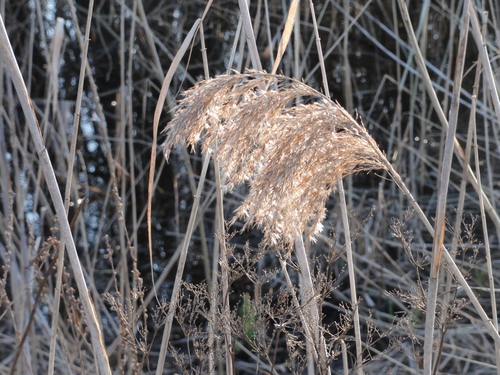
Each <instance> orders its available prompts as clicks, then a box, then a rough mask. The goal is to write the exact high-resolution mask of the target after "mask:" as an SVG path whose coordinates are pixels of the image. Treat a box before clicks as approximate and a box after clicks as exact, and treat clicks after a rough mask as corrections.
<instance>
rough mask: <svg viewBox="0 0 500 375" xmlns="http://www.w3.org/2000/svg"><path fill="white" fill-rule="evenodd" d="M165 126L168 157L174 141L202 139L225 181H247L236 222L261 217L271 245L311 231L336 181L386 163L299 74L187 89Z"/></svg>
mask: <svg viewBox="0 0 500 375" xmlns="http://www.w3.org/2000/svg"><path fill="white" fill-rule="evenodd" d="M164 132H166V133H167V134H168V135H167V139H166V141H165V142H164V144H163V147H164V150H165V157H166V158H167V159H168V157H169V154H170V151H171V149H172V147H174V146H175V145H177V144H182V145H187V146H190V147H193V146H194V145H195V144H197V143H198V142H200V140H201V139H203V142H202V143H203V145H202V151H203V152H211V153H212V156H213V157H214V158H216V159H217V161H218V163H219V165H220V168H221V172H222V174H223V176H224V177H225V180H226V187H227V188H231V187H233V186H234V185H236V184H241V183H243V182H247V183H248V184H249V187H250V193H249V195H248V197H247V198H246V199H245V201H244V202H243V203H242V204H241V206H240V207H239V208H238V209H237V210H236V214H235V216H234V218H233V220H232V222H234V221H236V220H237V219H244V220H245V222H246V224H245V227H248V226H254V225H257V226H258V227H260V228H261V229H262V231H263V234H264V244H265V245H268V246H273V245H277V244H282V245H285V246H293V242H294V239H295V236H296V234H297V232H299V233H302V232H305V233H306V234H307V235H308V236H309V237H310V238H312V239H314V236H315V235H316V234H318V233H320V232H321V231H322V225H321V222H322V220H323V219H324V217H325V202H326V200H327V198H328V196H329V194H330V192H331V191H332V190H333V189H334V188H335V184H336V183H337V182H338V181H339V180H340V179H341V178H342V177H344V176H346V175H349V174H351V173H357V172H360V171H370V170H373V169H383V168H385V164H384V161H383V160H382V158H383V154H382V153H381V152H380V151H378V146H377V144H376V143H375V141H374V140H373V139H372V138H371V137H370V135H369V134H368V133H367V131H366V129H365V128H364V126H362V125H360V124H358V122H356V121H355V120H354V119H353V118H352V117H351V116H350V115H349V113H347V111H345V110H344V109H343V108H342V107H341V106H340V105H339V104H337V103H335V102H333V101H331V100H330V99H329V98H327V97H325V96H324V95H322V94H321V93H319V92H318V91H316V90H314V89H313V88H311V87H309V86H307V85H305V84H304V83H302V82H300V81H296V80H293V79H290V78H287V77H284V76H279V75H272V74H267V73H261V72H255V71H251V72H249V73H246V74H232V75H222V76H219V77H216V78H213V79H209V80H206V81H202V82H200V83H199V84H197V85H196V86H194V87H193V88H191V89H189V90H187V91H185V92H184V94H183V99H182V100H181V101H180V102H179V104H178V105H177V107H176V108H175V109H174V110H173V119H172V121H171V122H170V123H169V124H168V125H167V127H166V128H165V130H164Z"/></svg>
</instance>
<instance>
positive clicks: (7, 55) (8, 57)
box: [0, 17, 111, 374]
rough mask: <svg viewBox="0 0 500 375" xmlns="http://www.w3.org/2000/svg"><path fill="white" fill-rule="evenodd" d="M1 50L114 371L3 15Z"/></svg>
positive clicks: (97, 348)
mask: <svg viewBox="0 0 500 375" xmlns="http://www.w3.org/2000/svg"><path fill="white" fill-rule="evenodd" d="M0 49H1V52H2V55H3V56H4V62H5V64H6V67H7V69H8V71H9V72H10V75H11V78H12V82H13V83H14V87H15V88H16V91H17V94H18V98H19V101H20V103H21V106H22V108H23V112H24V115H25V117H26V121H27V125H28V128H29V131H30V133H31V136H32V138H33V142H34V144H35V149H36V151H37V154H38V157H39V158H40V164H41V167H42V170H43V172H44V175H45V179H46V181H47V187H48V189H49V191H50V194H51V197H52V201H53V204H54V206H55V210H56V212H57V215H58V217H59V223H60V226H61V235H62V238H63V240H64V242H65V243H66V248H67V250H68V257H69V260H70V262H71V265H72V268H73V272H74V277H75V280H76V283H77V285H78V289H79V291H80V297H81V300H82V304H83V309H84V311H85V316H86V319H87V323H88V325H89V329H90V335H91V339H92V345H93V350H94V354H95V356H96V362H97V366H98V368H99V371H100V372H101V373H102V374H111V369H110V367H109V363H108V357H107V354H106V350H105V348H104V343H103V339H102V333H101V329H100V327H99V323H98V321H97V315H96V312H95V309H94V306H93V303H92V301H91V300H90V296H89V292H88V289H87V285H86V281H85V277H84V276H83V271H82V268H81V264H80V260H79V258H78V254H77V251H76V247H75V243H74V241H73V236H72V233H71V228H70V226H69V222H68V219H67V216H66V211H65V208H64V203H63V200H62V197H61V193H60V191H59V187H58V184H57V181H56V177H55V174H54V170H53V168H52V163H51V161H50V158H49V157H48V154H47V150H46V149H45V146H44V143H43V139H42V134H41V130H40V126H39V125H38V121H37V119H36V116H35V113H34V111H33V105H32V103H31V99H30V97H29V95H28V92H27V89H26V86H25V84H24V80H23V77H22V75H21V72H20V70H19V66H18V65H17V62H16V59H15V56H14V52H13V51H12V47H11V45H10V41H9V38H8V35H7V31H6V30H5V26H4V22H3V19H2V17H0Z"/></svg>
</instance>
